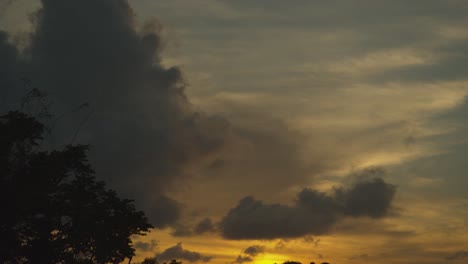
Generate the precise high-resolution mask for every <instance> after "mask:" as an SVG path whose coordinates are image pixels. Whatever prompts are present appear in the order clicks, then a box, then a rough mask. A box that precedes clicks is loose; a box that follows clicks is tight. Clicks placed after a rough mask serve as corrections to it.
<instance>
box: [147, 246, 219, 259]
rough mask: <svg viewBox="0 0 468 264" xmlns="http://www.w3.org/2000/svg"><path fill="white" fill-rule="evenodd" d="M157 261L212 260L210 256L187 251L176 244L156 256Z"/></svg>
mask: <svg viewBox="0 0 468 264" xmlns="http://www.w3.org/2000/svg"><path fill="white" fill-rule="evenodd" d="M156 259H157V260H158V261H168V260H172V259H183V260H187V261H188V262H197V261H202V262H208V261H210V260H211V259H212V257H210V256H204V255H201V254H200V253H198V252H195V251H189V250H186V249H183V248H182V243H177V245H175V246H173V247H170V248H168V249H166V250H164V251H163V252H162V253H160V254H157V255H156Z"/></svg>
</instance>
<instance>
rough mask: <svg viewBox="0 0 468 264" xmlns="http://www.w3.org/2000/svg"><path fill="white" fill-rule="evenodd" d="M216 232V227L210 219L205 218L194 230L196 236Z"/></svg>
mask: <svg viewBox="0 0 468 264" xmlns="http://www.w3.org/2000/svg"><path fill="white" fill-rule="evenodd" d="M213 231H215V225H214V224H213V222H212V221H211V219H210V218H205V219H203V220H201V221H200V222H199V223H198V224H197V225H196V226H195V228H194V232H195V233H196V234H203V233H207V232H213Z"/></svg>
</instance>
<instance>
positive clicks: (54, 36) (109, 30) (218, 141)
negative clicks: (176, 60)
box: [0, 0, 228, 227]
mask: <svg viewBox="0 0 468 264" xmlns="http://www.w3.org/2000/svg"><path fill="white" fill-rule="evenodd" d="M41 3H42V8H41V9H40V10H39V11H38V12H37V13H36V14H35V18H34V20H35V30H34V32H33V34H32V36H31V40H30V45H28V47H27V49H26V52H25V54H24V56H22V58H19V56H18V52H17V50H16V49H15V48H14V46H12V45H10V44H8V42H7V38H6V34H5V33H0V55H1V58H2V59H1V60H0V71H1V72H0V78H1V79H0V84H1V88H0V89H1V95H2V98H7V97H8V98H10V97H11V98H13V96H6V97H5V96H4V95H12V94H14V95H19V94H24V91H19V90H18V88H17V85H13V84H12V82H13V81H14V79H15V78H16V76H18V75H19V73H20V72H27V73H28V76H27V77H28V78H29V79H30V80H31V82H32V83H33V84H34V86H35V87H38V88H39V89H41V90H43V91H45V92H46V93H47V94H48V95H49V99H50V101H52V103H53V105H52V108H51V111H52V113H54V114H56V115H57V116H61V117H60V118H59V120H56V121H54V130H53V131H52V136H51V137H50V138H49V139H48V141H49V144H51V145H52V146H60V145H63V144H68V143H78V142H79V143H89V144H90V145H91V146H92V151H91V153H90V160H92V161H93V162H94V163H95V168H96V171H97V174H98V176H99V177H101V178H103V179H104V180H105V181H106V182H108V183H109V184H110V186H111V187H112V188H116V189H117V190H118V191H119V192H121V193H122V194H123V195H124V196H127V197H129V198H134V199H136V201H137V203H139V207H140V208H141V209H144V210H145V211H146V212H147V214H148V216H149V218H150V220H151V221H152V223H153V224H154V225H155V226H156V227H164V226H167V225H170V224H172V223H174V222H175V221H176V220H177V219H178V218H179V216H180V209H181V208H180V204H178V203H177V202H176V201H174V200H172V199H171V198H169V197H167V196H165V194H166V193H167V190H168V189H171V188H173V187H174V185H175V182H176V181H177V180H179V179H181V177H183V176H184V172H183V168H184V166H185V165H186V164H187V163H189V162H194V161H195V160H196V159H197V158H201V157H204V156H206V155H207V154H210V153H213V152H214V151H216V150H217V149H218V148H219V147H220V146H221V145H223V142H224V135H225V133H226V130H227V129H228V128H227V127H228V124H227V122H226V121H225V120H224V119H222V118H217V117H210V116H206V115H204V114H203V113H199V112H196V111H194V110H192V106H191V104H190V102H189V101H188V99H187V97H186V95H185V92H184V89H185V86H184V80H183V77H182V74H181V72H180V70H179V69H178V68H175V67H172V68H165V67H163V66H162V65H161V64H160V52H161V50H162V46H163V45H162V41H161V39H160V35H159V32H158V31H157V29H158V25H156V24H153V25H151V24H148V25H147V26H145V27H144V29H143V30H141V32H140V31H138V30H136V29H135V21H134V20H135V14H134V13H133V11H132V9H131V8H130V7H129V4H128V3H127V1H126V0H97V1H96V0H79V1H78V0H64V1H55V0H43V1H41ZM20 66H21V67H20ZM12 72H13V73H15V74H13V73H12ZM12 76H13V77H12ZM16 79H17V78H16ZM84 103H86V105H89V107H88V108H80V107H79V106H80V105H83V104H84ZM74 109H75V110H74ZM77 109H78V110H77Z"/></svg>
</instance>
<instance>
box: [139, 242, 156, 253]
mask: <svg viewBox="0 0 468 264" xmlns="http://www.w3.org/2000/svg"><path fill="white" fill-rule="evenodd" d="M157 246H158V243H157V242H156V240H151V241H150V242H141V241H138V242H136V243H135V249H137V250H141V251H143V252H148V251H153V250H154V249H155V248H156V247H157Z"/></svg>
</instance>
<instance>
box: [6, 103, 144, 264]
mask: <svg viewBox="0 0 468 264" xmlns="http://www.w3.org/2000/svg"><path fill="white" fill-rule="evenodd" d="M43 133H44V125H43V124H41V123H40V122H39V121H38V120H37V119H36V118H34V117H31V116H28V115H27V114H25V113H22V112H18V111H12V112H9V113H7V114H6V115H3V116H0V186H1V188H2V191H1V192H0V202H1V204H2V207H3V208H2V209H3V210H2V211H3V212H2V217H0V263H6V264H9V263H83V264H85V263H86V264H94V263H120V262H122V261H123V260H124V259H125V258H130V259H131V257H132V256H134V255H135V254H134V251H135V250H134V248H133V245H132V241H131V239H130V236H131V235H144V234H145V233H146V232H148V231H149V229H150V228H152V226H151V225H150V224H149V223H148V220H147V218H146V216H145V215H144V213H143V212H141V211H137V210H136V209H135V207H134V205H133V201H131V200H127V199H120V198H119V197H118V196H117V194H116V192H115V191H113V190H109V189H106V187H105V184H104V183H103V182H100V181H97V180H96V179H95V176H94V171H93V169H92V168H91V166H90V165H89V163H88V161H87V156H86V155H87V154H86V152H87V149H88V147H87V146H84V145H68V146H66V147H65V148H64V149H63V150H51V151H45V150H40V149H41V148H40V143H41V142H42V136H43Z"/></svg>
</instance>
